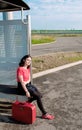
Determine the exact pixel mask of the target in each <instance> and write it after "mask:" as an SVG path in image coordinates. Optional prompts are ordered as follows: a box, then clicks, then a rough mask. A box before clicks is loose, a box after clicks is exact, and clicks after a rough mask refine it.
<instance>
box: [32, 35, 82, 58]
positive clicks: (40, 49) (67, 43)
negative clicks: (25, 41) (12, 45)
mask: <svg viewBox="0 0 82 130" xmlns="http://www.w3.org/2000/svg"><path fill="white" fill-rule="evenodd" d="M68 51H74V52H82V37H58V38H57V39H56V41H55V42H54V43H50V44H43V45H32V51H31V54H32V56H37V55H44V54H48V53H55V52H68Z"/></svg>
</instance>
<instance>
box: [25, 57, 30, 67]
mask: <svg viewBox="0 0 82 130" xmlns="http://www.w3.org/2000/svg"><path fill="white" fill-rule="evenodd" d="M30 64H31V57H28V58H26V61H25V65H26V66H28V65H30Z"/></svg>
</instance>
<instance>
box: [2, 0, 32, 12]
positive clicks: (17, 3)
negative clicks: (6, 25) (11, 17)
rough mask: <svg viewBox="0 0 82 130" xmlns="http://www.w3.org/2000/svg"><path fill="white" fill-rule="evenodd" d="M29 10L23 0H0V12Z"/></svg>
mask: <svg viewBox="0 0 82 130" xmlns="http://www.w3.org/2000/svg"><path fill="white" fill-rule="evenodd" d="M21 8H23V10H29V9H30V7H29V6H28V5H27V4H26V3H25V2H24V1H23V0H0V12H9V11H19V10H21Z"/></svg>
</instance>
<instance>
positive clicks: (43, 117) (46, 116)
mask: <svg viewBox="0 0 82 130" xmlns="http://www.w3.org/2000/svg"><path fill="white" fill-rule="evenodd" d="M54 118H55V117H54V116H53V115H50V114H48V113H47V114H45V115H42V119H48V120H53V119H54Z"/></svg>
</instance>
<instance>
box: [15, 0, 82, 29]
mask: <svg viewBox="0 0 82 130" xmlns="http://www.w3.org/2000/svg"><path fill="white" fill-rule="evenodd" d="M24 1H25V2H26V3H27V4H28V5H29V6H30V11H25V12H24V16H25V15H27V14H30V15H31V25H32V29H53V30H57V29H60V30H61V29H65V30H66V29H80V30H82V0H24ZM14 16H15V18H18V16H19V15H17V13H15V14H14Z"/></svg>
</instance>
